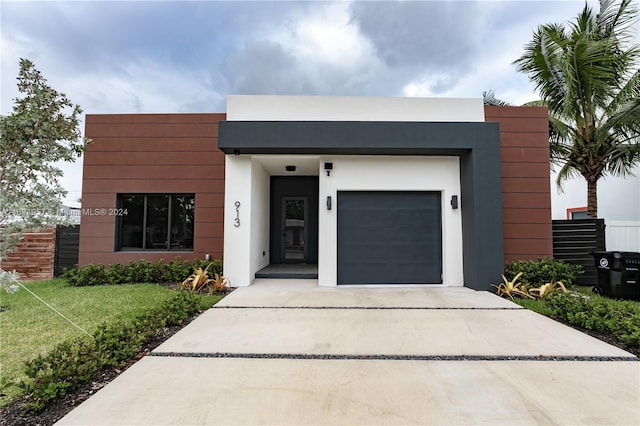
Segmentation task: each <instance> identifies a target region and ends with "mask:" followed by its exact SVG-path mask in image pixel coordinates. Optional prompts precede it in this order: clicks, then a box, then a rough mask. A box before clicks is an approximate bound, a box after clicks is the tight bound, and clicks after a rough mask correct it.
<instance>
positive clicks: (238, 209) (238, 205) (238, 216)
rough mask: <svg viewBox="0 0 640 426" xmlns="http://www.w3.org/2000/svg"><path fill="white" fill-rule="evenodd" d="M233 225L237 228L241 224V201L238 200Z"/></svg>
mask: <svg viewBox="0 0 640 426" xmlns="http://www.w3.org/2000/svg"><path fill="white" fill-rule="evenodd" d="M233 226H235V227H236V228H237V227H239V226H240V201H236V219H235V223H234V224H233Z"/></svg>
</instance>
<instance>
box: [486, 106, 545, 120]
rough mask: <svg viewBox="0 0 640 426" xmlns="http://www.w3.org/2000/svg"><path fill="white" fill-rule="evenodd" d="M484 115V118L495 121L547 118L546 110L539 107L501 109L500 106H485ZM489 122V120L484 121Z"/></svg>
mask: <svg viewBox="0 0 640 426" xmlns="http://www.w3.org/2000/svg"><path fill="white" fill-rule="evenodd" d="M484 115H485V117H491V118H493V119H494V120H491V121H496V120H495V119H501V118H502V119H505V118H506V119H511V118H515V119H518V120H521V119H524V118H545V119H546V118H547V109H546V108H539V107H501V106H490V105H486V106H485V107H484ZM485 121H489V120H485Z"/></svg>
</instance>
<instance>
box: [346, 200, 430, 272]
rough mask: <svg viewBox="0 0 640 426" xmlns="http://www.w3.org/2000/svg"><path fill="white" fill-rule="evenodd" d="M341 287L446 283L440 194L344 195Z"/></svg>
mask: <svg viewBox="0 0 640 426" xmlns="http://www.w3.org/2000/svg"><path fill="white" fill-rule="evenodd" d="M337 204H338V206H337V207H338V284H440V283H442V226H441V224H442V220H441V201H440V192H371V191H362V192H351V191H341V192H338V203H337Z"/></svg>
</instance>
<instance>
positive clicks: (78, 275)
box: [62, 263, 111, 286]
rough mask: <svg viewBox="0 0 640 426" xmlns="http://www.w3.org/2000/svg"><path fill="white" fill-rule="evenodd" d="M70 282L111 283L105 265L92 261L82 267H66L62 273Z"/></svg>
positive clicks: (88, 283) (89, 284)
mask: <svg viewBox="0 0 640 426" xmlns="http://www.w3.org/2000/svg"><path fill="white" fill-rule="evenodd" d="M62 278H64V279H65V280H66V281H67V282H68V283H69V284H71V285H73V286H92V285H104V284H110V283H111V282H110V280H109V275H108V274H107V272H106V270H105V268H104V266H102V265H97V264H95V263H90V264H88V265H84V266H83V267H82V268H78V267H75V268H70V269H66V270H65V271H64V273H63V274H62Z"/></svg>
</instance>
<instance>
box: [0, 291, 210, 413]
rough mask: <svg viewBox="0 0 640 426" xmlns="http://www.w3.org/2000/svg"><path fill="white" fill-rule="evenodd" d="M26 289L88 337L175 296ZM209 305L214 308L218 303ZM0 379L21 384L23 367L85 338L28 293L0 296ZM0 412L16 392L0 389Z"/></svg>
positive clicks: (156, 292) (150, 293)
mask: <svg viewBox="0 0 640 426" xmlns="http://www.w3.org/2000/svg"><path fill="white" fill-rule="evenodd" d="M25 286H26V287H27V288H28V289H29V290H31V291H32V292H33V293H35V294H36V295H38V296H39V297H40V298H42V299H43V300H44V301H46V302H47V303H48V304H50V305H51V306H53V307H54V308H55V309H56V310H58V311H59V312H61V313H62V314H63V315H64V316H66V317H67V318H69V319H70V320H72V321H73V322H74V323H76V324H77V325H78V326H79V327H80V328H82V329H83V330H85V331H86V332H87V333H89V334H92V333H93V332H94V331H95V330H96V328H97V326H98V325H99V324H101V323H103V322H105V321H107V322H111V321H116V320H123V321H131V320H132V319H133V318H134V317H136V316H137V315H139V314H140V313H142V312H144V311H146V310H147V309H150V308H153V307H156V306H159V305H161V304H162V303H163V302H164V301H166V300H168V299H169V298H170V297H171V296H172V294H174V291H172V290H170V289H168V288H166V287H163V286H159V285H155V284H127V285H118V286H95V287H68V286H66V285H65V282H64V281H63V280H61V279H54V280H47V281H37V282H31V283H26V284H25ZM203 297H208V298H210V299H211V305H213V304H214V303H215V302H216V301H217V300H219V297H215V296H203ZM0 307H2V308H4V309H5V310H4V311H2V312H0V376H1V377H2V379H3V380H5V379H6V380H12V379H21V378H24V375H23V371H22V370H23V362H24V361H27V360H30V359H32V358H34V357H35V356H36V355H38V354H44V353H46V352H48V351H50V350H51V349H52V348H53V347H55V346H56V345H57V344H59V343H61V342H63V341H64V340H67V339H69V338H73V337H78V336H83V335H84V333H83V332H82V331H80V330H79V329H78V328H76V327H74V326H73V325H72V324H70V323H69V322H68V321H66V320H65V319H64V318H62V317H60V316H59V315H58V314H56V313H55V312H54V311H53V310H51V309H50V308H49V307H47V306H46V305H44V304H43V303H42V302H40V301H39V300H37V299H36V298H35V297H34V296H33V295H31V294H29V292H27V291H25V290H24V289H21V290H20V291H19V292H17V293H14V294H8V293H6V292H4V290H2V292H1V293H0ZM3 392H6V395H3V396H0V406H3V405H6V403H7V402H8V401H9V400H10V399H12V398H13V397H15V396H17V392H18V389H17V388H15V387H7V388H6V389H3Z"/></svg>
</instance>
